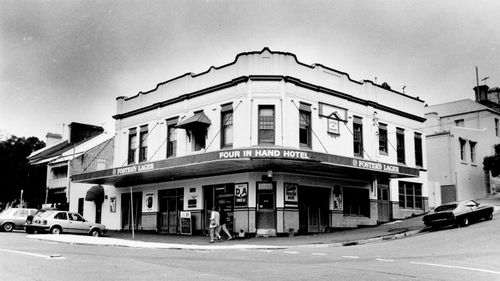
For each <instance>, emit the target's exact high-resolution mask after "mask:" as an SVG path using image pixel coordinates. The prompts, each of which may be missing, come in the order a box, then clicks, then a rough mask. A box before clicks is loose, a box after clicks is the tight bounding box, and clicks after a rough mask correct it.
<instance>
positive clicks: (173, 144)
mask: <svg viewBox="0 0 500 281" xmlns="http://www.w3.org/2000/svg"><path fill="white" fill-rule="evenodd" d="M178 122H179V117H174V118H170V119H167V121H166V123H167V140H166V141H167V147H166V150H167V151H166V156H167V158H170V157H175V156H176V155H177V128H176V127H175V126H176V125H177V123H178Z"/></svg>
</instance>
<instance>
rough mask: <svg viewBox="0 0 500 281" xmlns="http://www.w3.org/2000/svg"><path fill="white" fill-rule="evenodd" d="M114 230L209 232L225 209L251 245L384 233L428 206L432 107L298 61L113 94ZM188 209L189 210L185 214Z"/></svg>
mask: <svg viewBox="0 0 500 281" xmlns="http://www.w3.org/2000/svg"><path fill="white" fill-rule="evenodd" d="M113 117H114V119H115V120H116V136H115V148H114V158H113V166H112V167H111V168H109V169H105V170H100V171H93V172H88V171H87V172H84V173H81V174H76V175H73V177H72V180H73V183H86V184H94V185H95V184H97V185H101V186H103V188H104V189H105V193H106V194H105V198H107V199H105V200H104V202H103V203H102V204H103V205H102V210H103V211H102V216H103V222H104V223H106V225H107V227H108V228H109V229H131V228H135V229H142V230H151V231H158V232H163V233H179V232H182V227H184V226H185V225H181V224H180V221H181V220H180V216H187V217H189V218H190V219H191V220H192V221H191V223H192V224H191V225H189V227H192V231H193V233H203V232H205V231H207V225H208V223H207V222H208V220H209V210H211V208H212V206H214V205H217V206H221V207H222V208H224V209H225V210H226V211H227V213H228V214H229V216H230V218H231V221H230V223H229V229H230V230H232V231H234V232H244V233H247V234H251V235H271V236H273V235H277V234H284V233H289V232H300V233H317V232H324V231H331V230H333V229H336V228H346V227H357V226H362V225H376V224H377V223H380V222H387V221H390V220H392V219H397V218H405V217H407V216H411V215H413V214H419V213H423V212H425V211H426V210H427V209H428V207H427V206H428V202H427V172H426V155H425V153H424V151H425V135H424V132H423V131H422V130H421V128H423V126H424V120H425V119H424V103H423V101H421V100H419V99H418V98H414V97H411V96H408V95H405V94H403V93H400V92H397V91H393V90H391V89H388V88H387V87H382V86H380V85H377V84H374V83H373V82H371V81H367V80H365V81H362V82H358V81H355V80H352V79H351V78H350V77H349V75H348V74H346V73H344V72H340V71H337V70H334V69H331V68H328V67H325V66H323V65H320V64H314V65H306V64H303V63H301V62H299V61H298V60H297V58H296V56H295V55H293V54H290V53H284V52H273V51H270V50H269V49H268V48H264V49H263V50H262V51H260V52H248V53H241V54H239V55H237V56H236V59H235V60H234V61H233V62H231V63H229V64H226V65H223V66H220V67H210V69H209V70H207V71H206V72H203V73H199V74H192V73H188V74H185V75H182V76H179V77H177V78H174V79H171V80H168V81H165V82H162V83H160V84H158V85H157V87H156V88H155V89H153V90H150V91H147V92H140V93H138V94H137V95H135V96H131V97H123V96H120V97H118V98H117V112H116V114H115V115H114V116H113ZM187 212H189V213H187Z"/></svg>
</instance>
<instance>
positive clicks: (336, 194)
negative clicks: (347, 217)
mask: <svg viewBox="0 0 500 281" xmlns="http://www.w3.org/2000/svg"><path fill="white" fill-rule="evenodd" d="M332 192H333V196H332V198H333V209H335V210H342V209H343V205H342V187H340V185H336V186H334V187H333V190H332Z"/></svg>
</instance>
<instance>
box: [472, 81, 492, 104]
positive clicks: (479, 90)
mask: <svg viewBox="0 0 500 281" xmlns="http://www.w3.org/2000/svg"><path fill="white" fill-rule="evenodd" d="M473 89H474V93H475V94H476V101H477V102H482V101H486V100H488V89H489V87H488V85H479V86H476V87H474V88H473Z"/></svg>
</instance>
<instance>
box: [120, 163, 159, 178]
mask: <svg viewBox="0 0 500 281" xmlns="http://www.w3.org/2000/svg"><path fill="white" fill-rule="evenodd" d="M154 168H155V166H154V164H153V163H146V164H138V165H132V166H128V167H123V168H116V169H114V171H113V174H115V175H126V174H132V173H136V172H143V171H149V170H153V169H154Z"/></svg>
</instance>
